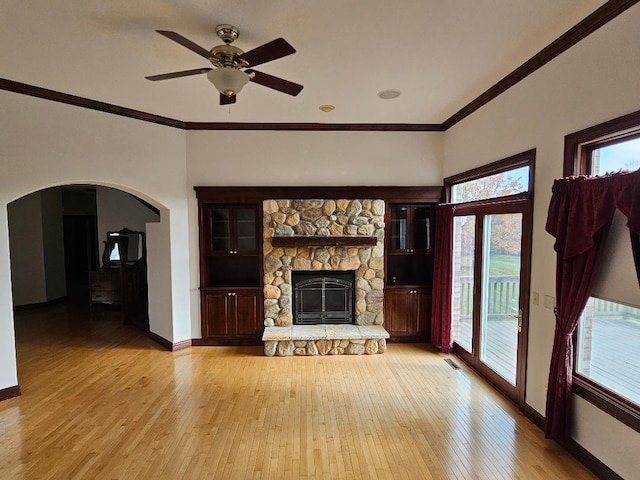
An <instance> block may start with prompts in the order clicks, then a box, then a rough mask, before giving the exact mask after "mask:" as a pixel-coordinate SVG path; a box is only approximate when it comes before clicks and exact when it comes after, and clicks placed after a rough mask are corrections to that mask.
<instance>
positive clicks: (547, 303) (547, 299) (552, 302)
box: [544, 295, 556, 310]
mask: <svg viewBox="0 0 640 480" xmlns="http://www.w3.org/2000/svg"><path fill="white" fill-rule="evenodd" d="M555 306H556V299H555V298H553V297H552V296H551V295H545V296H544V308H548V309H549V310H553V309H554V308H555Z"/></svg>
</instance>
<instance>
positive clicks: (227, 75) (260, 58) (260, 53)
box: [145, 24, 304, 105]
mask: <svg viewBox="0 0 640 480" xmlns="http://www.w3.org/2000/svg"><path fill="white" fill-rule="evenodd" d="M156 31H157V32H158V33H159V34H160V35H164V36H165V37H167V38H168V39H170V40H173V41H174V42H177V43H179V44H180V45H182V46H183V47H186V48H188V49H189V50H191V51H192V52H195V53H197V54H198V55H200V56H201V57H204V58H206V59H207V60H209V61H210V62H211V63H212V64H213V66H214V67H215V68H208V67H207V68H196V69H193V70H183V71H181V72H172V73H163V74H161V75H151V76H149V77H145V78H146V79H147V80H151V81H154V82H155V81H157V80H168V79H170V78H178V77H187V76H190V75H199V74H201V73H206V74H207V78H208V79H209V81H210V82H211V83H213V84H214V85H215V87H216V89H217V90H218V91H219V92H220V105H230V104H232V103H236V95H237V94H238V93H239V92H240V90H242V87H244V86H245V85H246V84H247V82H249V81H252V82H254V83H258V84H260V85H263V86H265V87H269V88H273V89H274V90H278V91H279V92H283V93H286V94H288V95H292V96H294V97H295V96H296V95H298V94H299V93H300V91H301V90H302V89H303V88H304V87H303V86H302V85H298V84H297V83H293V82H290V81H288V80H284V79H282V78H278V77H274V76H273V75H268V74H266V73H262V72H259V71H257V70H253V68H249V67H255V66H256V65H260V64H263V63H267V62H270V61H272V60H276V59H278V58H282V57H286V56H287V55H291V54H292V53H296V50H295V49H294V48H293V47H292V46H291V45H290V44H289V43H288V42H287V41H286V40H285V39H283V38H277V39H275V40H273V41H271V42H268V43H265V44H264V45H261V46H259V47H256V48H254V49H253V50H249V51H248V52H243V51H242V50H240V49H239V48H238V47H235V46H232V45H231V43H232V42H233V41H234V40H236V39H237V38H238V37H239V36H240V31H239V30H238V29H237V28H236V27H234V26H233V25H226V24H223V25H218V26H217V27H216V34H217V35H218V37H220V38H221V39H222V41H223V42H224V45H218V46H215V47H213V48H212V49H211V50H207V49H205V48H203V47H201V46H200V45H197V44H195V43H193V42H192V41H191V40H188V39H187V38H185V37H183V36H182V35H180V34H179V33H176V32H170V31H167V30H156Z"/></svg>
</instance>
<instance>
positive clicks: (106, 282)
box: [89, 268, 122, 306]
mask: <svg viewBox="0 0 640 480" xmlns="http://www.w3.org/2000/svg"><path fill="white" fill-rule="evenodd" d="M121 283H122V282H121V281H120V269H119V268H102V269H100V270H92V271H91V272H89V285H90V288H91V296H90V298H91V299H90V302H91V306H93V305H94V304H96V303H104V304H107V305H122V288H121Z"/></svg>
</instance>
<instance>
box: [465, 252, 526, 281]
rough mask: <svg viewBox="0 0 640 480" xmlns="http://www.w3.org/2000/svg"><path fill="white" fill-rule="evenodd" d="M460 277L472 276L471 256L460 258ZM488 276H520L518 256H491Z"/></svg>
mask: <svg viewBox="0 0 640 480" xmlns="http://www.w3.org/2000/svg"><path fill="white" fill-rule="evenodd" d="M460 275H473V256H472V255H468V256H465V257H462V258H461V265H460ZM489 275H490V276H501V275H520V256H519V255H496V254H492V255H491V258H490V265H489Z"/></svg>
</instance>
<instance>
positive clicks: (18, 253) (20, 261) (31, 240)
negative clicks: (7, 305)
mask: <svg viewBox="0 0 640 480" xmlns="http://www.w3.org/2000/svg"><path fill="white" fill-rule="evenodd" d="M7 211H8V215H9V241H10V246H11V262H12V263H11V265H12V269H11V279H12V286H13V302H14V305H16V306H17V305H30V304H35V303H44V302H48V301H51V300H55V299H57V298H62V297H64V296H65V295H66V294H67V288H66V277H65V265H64V236H63V231H62V196H61V193H60V191H58V190H45V191H41V192H35V193H32V194H30V195H27V196H26V197H22V198H20V199H18V200H16V201H14V202H11V203H10V204H9V205H7Z"/></svg>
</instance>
